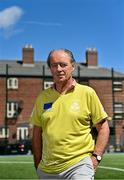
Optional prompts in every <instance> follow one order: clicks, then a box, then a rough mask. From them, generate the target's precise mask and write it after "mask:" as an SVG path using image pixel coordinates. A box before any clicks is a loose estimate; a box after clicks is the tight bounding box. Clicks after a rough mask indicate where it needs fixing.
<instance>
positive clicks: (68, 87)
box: [52, 79, 76, 94]
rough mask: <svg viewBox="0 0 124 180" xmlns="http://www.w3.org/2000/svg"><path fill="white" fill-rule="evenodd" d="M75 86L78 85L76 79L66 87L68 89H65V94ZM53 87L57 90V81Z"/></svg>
mask: <svg viewBox="0 0 124 180" xmlns="http://www.w3.org/2000/svg"><path fill="white" fill-rule="evenodd" d="M75 86H76V80H75V79H73V81H72V83H71V84H69V85H67V87H66V89H65V91H64V94H65V93H66V92H68V91H70V90H72V89H74V88H75ZM52 88H54V89H55V90H56V85H55V83H54V84H53V86H52Z"/></svg>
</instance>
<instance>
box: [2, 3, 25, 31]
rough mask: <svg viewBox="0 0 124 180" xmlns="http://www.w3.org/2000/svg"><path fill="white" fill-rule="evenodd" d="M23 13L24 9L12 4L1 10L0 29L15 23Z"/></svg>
mask: <svg viewBox="0 0 124 180" xmlns="http://www.w3.org/2000/svg"><path fill="white" fill-rule="evenodd" d="M22 15H23V10H22V9H21V8H19V7H17V6H12V7H9V8H6V9H4V10H2V11H0V29H4V30H6V29H8V28H9V27H11V26H13V25H15V24H16V23H17V22H18V21H19V19H20V18H21V16H22Z"/></svg>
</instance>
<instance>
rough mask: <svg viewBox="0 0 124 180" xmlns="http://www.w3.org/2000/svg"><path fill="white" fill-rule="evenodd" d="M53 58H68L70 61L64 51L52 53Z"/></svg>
mask: <svg viewBox="0 0 124 180" xmlns="http://www.w3.org/2000/svg"><path fill="white" fill-rule="evenodd" d="M52 57H53V58H54V57H60V58H68V59H70V57H69V55H68V54H67V53H66V52H65V51H63V50H57V51H54V52H53V53H52Z"/></svg>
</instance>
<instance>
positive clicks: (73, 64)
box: [72, 63, 75, 71]
mask: <svg viewBox="0 0 124 180" xmlns="http://www.w3.org/2000/svg"><path fill="white" fill-rule="evenodd" d="M72 67H73V71H74V70H75V63H72Z"/></svg>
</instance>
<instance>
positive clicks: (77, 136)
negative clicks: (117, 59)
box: [31, 49, 109, 180]
mask: <svg viewBox="0 0 124 180" xmlns="http://www.w3.org/2000/svg"><path fill="white" fill-rule="evenodd" d="M47 63H48V66H49V68H50V70H51V73H52V76H53V81H54V85H53V87H51V88H48V89H46V90H44V91H42V92H41V93H40V95H39V96H38V98H37V100H36V104H35V107H34V110H33V113H32V117H31V122H32V123H33V124H34V128H33V140H32V146H33V155H34V163H35V168H36V170H37V174H38V177H39V179H73V180H76V179H82V180H83V179H84V180H85V179H87V180H91V179H94V172H95V171H96V168H97V166H98V164H99V162H100V161H101V158H102V155H103V153H104V151H105V148H106V145H107V143H108V138H109V126H108V122H107V120H106V118H107V114H106V112H105V111H104V109H103V107H102V105H101V103H100V100H99V98H98V96H97V95H96V93H95V91H94V90H93V89H92V88H90V87H88V86H84V85H80V84H78V83H77V82H76V81H75V80H74V79H73V78H72V73H73V71H74V68H75V60H74V57H73V54H72V52H70V51H69V50H67V49H56V50H53V51H51V52H50V54H49V56H48V59H47ZM92 125H95V126H96V129H97V131H98V136H97V140H96V143H95V144H94V140H93V137H92V134H91V128H92Z"/></svg>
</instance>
